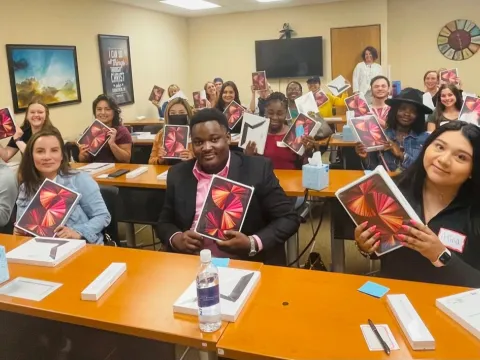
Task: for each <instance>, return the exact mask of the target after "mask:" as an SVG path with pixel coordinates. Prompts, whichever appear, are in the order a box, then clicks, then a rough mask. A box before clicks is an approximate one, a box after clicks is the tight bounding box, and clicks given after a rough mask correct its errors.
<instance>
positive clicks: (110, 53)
mask: <svg viewBox="0 0 480 360" xmlns="http://www.w3.org/2000/svg"><path fill="white" fill-rule="evenodd" d="M98 47H99V51H100V65H101V69H102V83H103V93H104V94H106V95H108V96H111V97H113V98H114V99H115V101H116V102H117V104H118V105H128V104H133V103H134V102H135V95H134V93H133V79H132V61H131V59H130V40H129V38H128V36H118V35H98Z"/></svg>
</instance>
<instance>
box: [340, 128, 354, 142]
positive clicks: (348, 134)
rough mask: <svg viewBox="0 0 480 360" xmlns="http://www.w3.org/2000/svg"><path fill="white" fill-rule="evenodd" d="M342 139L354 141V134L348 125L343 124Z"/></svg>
mask: <svg viewBox="0 0 480 360" xmlns="http://www.w3.org/2000/svg"><path fill="white" fill-rule="evenodd" d="M342 138H343V141H355V140H356V139H355V135H353V131H352V128H351V127H350V125H344V126H343V130H342Z"/></svg>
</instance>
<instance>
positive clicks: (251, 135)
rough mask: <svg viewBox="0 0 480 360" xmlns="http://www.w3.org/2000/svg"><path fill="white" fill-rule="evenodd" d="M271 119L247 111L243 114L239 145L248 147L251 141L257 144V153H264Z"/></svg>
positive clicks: (244, 147) (243, 147)
mask: <svg viewBox="0 0 480 360" xmlns="http://www.w3.org/2000/svg"><path fill="white" fill-rule="evenodd" d="M269 126H270V119H267V118H264V117H261V116H257V115H252V114H249V113H245V114H244V115H243V123H242V130H241V131H240V136H239V141H238V146H239V147H241V148H242V149H246V148H247V145H248V143H249V142H250V141H254V142H255V144H256V145H257V153H258V154H260V155H263V153H264V152H265V144H266V142H267V135H268V128H269Z"/></svg>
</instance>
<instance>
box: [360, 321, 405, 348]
mask: <svg viewBox="0 0 480 360" xmlns="http://www.w3.org/2000/svg"><path fill="white" fill-rule="evenodd" d="M375 327H376V328H377V330H378V333H379V334H380V336H381V337H382V339H383V341H385V343H386V344H387V345H388V347H389V348H390V350H400V346H398V343H397V341H396V340H395V337H394V336H393V334H392V331H391V330H390V328H389V327H388V325H377V324H375ZM360 329H361V330H362V333H363V337H364V338H365V341H366V342H367V346H368V349H369V350H370V351H383V347H382V344H380V341H379V340H378V338H377V336H376V335H375V333H374V332H373V330H372V328H371V327H370V325H360Z"/></svg>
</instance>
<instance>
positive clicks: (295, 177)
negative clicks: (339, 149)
mask: <svg viewBox="0 0 480 360" xmlns="http://www.w3.org/2000/svg"><path fill="white" fill-rule="evenodd" d="M83 165H86V164H83V163H71V166H72V167H73V168H79V167H80V166H83ZM141 166H147V167H148V171H147V172H145V173H143V174H142V175H140V176H137V177H136V178H134V179H127V177H126V175H122V176H120V177H118V178H114V179H110V178H106V179H102V178H100V179H99V178H98V175H102V174H105V173H108V174H109V173H113V172H114V171H116V170H119V169H128V170H135V169H137V168H139V167H141ZM168 168H169V166H167V165H138V164H115V168H113V169H108V170H106V171H104V172H100V173H97V174H95V175H94V176H93V177H94V179H95V181H97V182H98V183H99V184H102V185H112V186H119V187H135V188H149V189H166V187H167V183H166V181H165V180H157V175H159V174H161V173H163V172H164V171H167V170H168ZM274 172H275V175H276V176H277V178H278V180H279V181H280V186H281V187H282V188H283V190H284V191H285V193H286V194H287V196H303V195H304V194H305V188H304V187H303V186H302V171H301V170H274ZM363 175H364V172H363V171H361V170H330V185H329V186H328V187H327V188H325V189H323V190H320V191H317V190H309V192H308V193H309V195H311V196H315V197H334V196H335V192H336V191H337V190H338V189H340V188H341V187H343V186H345V185H347V184H349V183H351V182H352V181H355V180H357V179H359V178H360V177H362V176H363Z"/></svg>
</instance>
